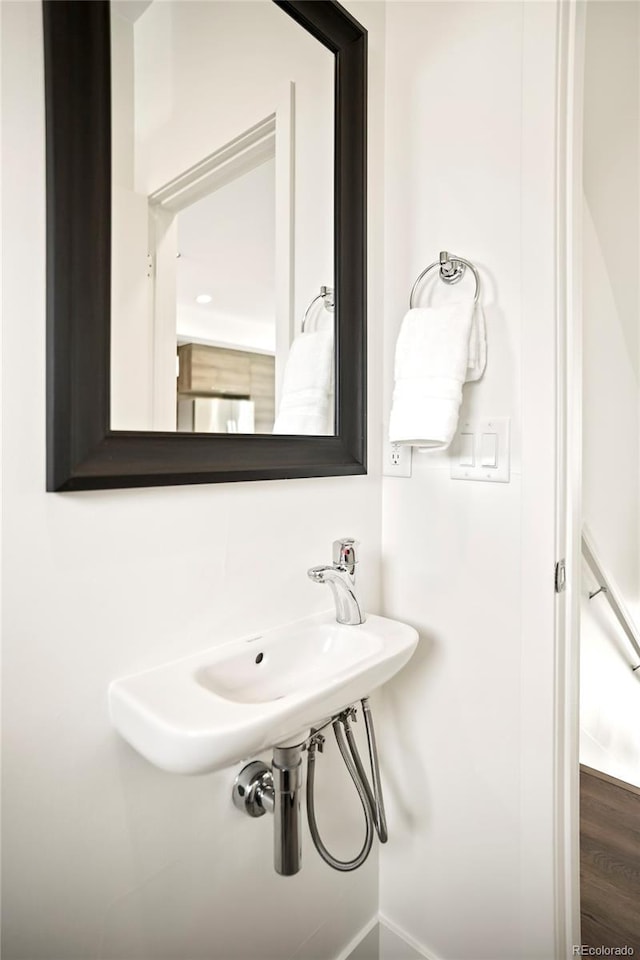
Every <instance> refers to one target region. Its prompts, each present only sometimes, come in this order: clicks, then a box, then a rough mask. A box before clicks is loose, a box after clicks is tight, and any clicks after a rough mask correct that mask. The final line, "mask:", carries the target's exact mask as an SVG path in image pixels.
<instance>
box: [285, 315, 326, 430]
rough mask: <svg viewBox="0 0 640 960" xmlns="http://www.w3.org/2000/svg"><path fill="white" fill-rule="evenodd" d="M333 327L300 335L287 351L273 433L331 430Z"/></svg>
mask: <svg viewBox="0 0 640 960" xmlns="http://www.w3.org/2000/svg"><path fill="white" fill-rule="evenodd" d="M333 407H334V402H333V330H332V329H331V330H329V329H327V330H313V331H311V332H309V333H301V334H299V335H298V336H297V337H296V338H295V340H294V341H293V343H292V344H291V349H290V350H289V356H288V358H287V366H286V368H285V372H284V381H283V384H282V396H281V398H280V407H279V410H278V415H277V417H276V421H275V423H274V425H273V432H274V433H287V434H305V435H310V436H326V435H327V434H332V433H333V421H334V411H333Z"/></svg>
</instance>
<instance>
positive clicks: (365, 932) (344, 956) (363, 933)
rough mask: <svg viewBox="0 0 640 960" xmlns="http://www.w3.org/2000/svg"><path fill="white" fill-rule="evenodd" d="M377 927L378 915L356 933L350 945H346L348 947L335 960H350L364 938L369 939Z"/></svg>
mask: <svg viewBox="0 0 640 960" xmlns="http://www.w3.org/2000/svg"><path fill="white" fill-rule="evenodd" d="M377 926H378V914H377V913H376V914H374V916H373V917H371V920H369V921H368V922H367V923H365V925H364V927H362V929H361V930H360V931H359V932H358V933H356V935H355V937H352V938H351V940H349V943H348V944H347V945H346V947H343V948H342V950H341V951H340V953H338V954H337V955H336V956H335V957H334V958H333V960H349V957H350V956H351V954H352V953H353V951H354V950H356V949H357V948H358V947H359V946H360V944H361V943H362V941H363V940H364V938H365V937H368V936H369V934H370V933H371V931H372V930H374V929H375V928H376V927H377Z"/></svg>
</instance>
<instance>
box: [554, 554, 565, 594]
mask: <svg viewBox="0 0 640 960" xmlns="http://www.w3.org/2000/svg"><path fill="white" fill-rule="evenodd" d="M555 585H556V593H562V591H563V590H564V589H565V587H566V586H567V564H566V561H565V560H558V562H557V563H556V570H555Z"/></svg>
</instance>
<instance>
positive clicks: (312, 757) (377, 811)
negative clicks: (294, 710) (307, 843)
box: [307, 699, 387, 872]
mask: <svg viewBox="0 0 640 960" xmlns="http://www.w3.org/2000/svg"><path fill="white" fill-rule="evenodd" d="M362 710H363V713H364V718H365V727H366V730H367V742H368V745H369V759H370V761H371V771H372V774H373V790H372V789H371V786H370V784H369V780H368V778H367V775H366V773H365V770H364V767H363V765H362V760H361V758H360V753H359V751H358V747H357V744H356V741H355V737H354V735H353V730H352V728H351V724H350V723H349V716H350V713H351V711H345V712H344V713H342V714H340V716H338V717H336V718H334V720H333V721H332V726H333V732H334V734H335V738H336V742H337V744H338V749H339V750H340V753H341V755H342V759H343V760H344V763H345V766H346V768H347V770H348V771H349V775H350V777H351V779H352V780H353V783H354V786H355V788H356V790H357V791H358V796H359V797H360V802H361V804H362V809H363V810H364V817H365V840H364V844H363V846H362V849H361V850H360V853H359V854H358V855H357V856H356V857H354V858H353V860H338V859H337V857H334V856H333V855H332V854H331V853H329V851H328V850H327V848H326V847H325V845H324V843H323V842H322V839H321V838H320V833H319V831H318V824H317V822H316V815H315V801H314V784H315V766H316V749H317V742H316V740H315V739H314V738H313V737H312V739H311V741H310V743H309V748H308V758H307V818H308V821H309V831H310V833H311V839H312V840H313V843H314V845H315V848H316V850H317V851H318V853H319V854H320V856H321V857H322V859H323V860H324V861H325V863H328V864H329V866H330V867H333V869H334V870H341V871H345V872H346V871H349V870H357V868H358V867H361V866H362V864H363V863H364V862H365V860H366V859H367V857H368V856H369V854H370V852H371V847H372V845H373V837H374V827H375V830H376V832H377V834H378V836H379V837H380V841H381V842H382V843H386V841H387V824H386V819H385V813H384V801H383V799H382V787H381V784H380V771H379V767H378V754H377V750H376V740H375V731H374V728H373V718H372V716H371V710H370V708H369V701H368V699H365V700H363V701H362ZM341 725H342V727H343V728H344V733H343V731H342V729H341ZM345 735H346V740H345Z"/></svg>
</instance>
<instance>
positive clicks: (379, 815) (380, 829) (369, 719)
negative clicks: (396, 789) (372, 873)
mask: <svg viewBox="0 0 640 960" xmlns="http://www.w3.org/2000/svg"><path fill="white" fill-rule="evenodd" d="M361 703H362V712H363V714H364V725H365V727H366V730H367V744H368V746H369V763H370V764H371V773H372V776H373V794H374V803H373V805H372V807H371V809H372V810H373V818H374V821H375V825H376V831H377V834H378V836H379V837H380V843H386V842H387V840H388V839H389V833H388V831H387V817H386V815H385V812H384V797H383V796H382V783H381V780H380V764H379V763H378V748H377V746H376V731H375V728H374V726H373V714H372V712H371V707H370V706H369V698H368V697H365V698H364V700H362V701H361Z"/></svg>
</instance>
